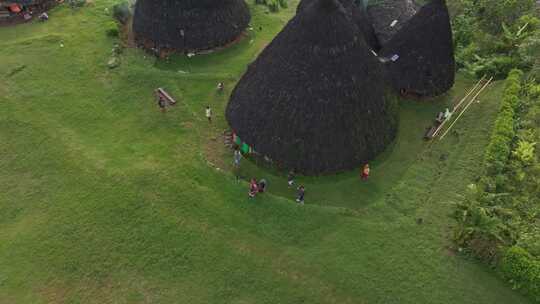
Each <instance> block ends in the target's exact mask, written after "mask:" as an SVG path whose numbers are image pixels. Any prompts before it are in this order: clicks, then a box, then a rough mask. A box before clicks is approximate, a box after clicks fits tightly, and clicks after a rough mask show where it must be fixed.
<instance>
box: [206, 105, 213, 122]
mask: <svg viewBox="0 0 540 304" xmlns="http://www.w3.org/2000/svg"><path fill="white" fill-rule="evenodd" d="M206 118H208V122H209V123H212V109H210V106H206Z"/></svg>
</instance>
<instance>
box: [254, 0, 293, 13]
mask: <svg viewBox="0 0 540 304" xmlns="http://www.w3.org/2000/svg"><path fill="white" fill-rule="evenodd" d="M255 3H256V4H263V5H266V6H268V8H269V9H270V11H271V12H277V11H279V9H280V8H287V7H288V6H289V5H288V3H287V0H255Z"/></svg>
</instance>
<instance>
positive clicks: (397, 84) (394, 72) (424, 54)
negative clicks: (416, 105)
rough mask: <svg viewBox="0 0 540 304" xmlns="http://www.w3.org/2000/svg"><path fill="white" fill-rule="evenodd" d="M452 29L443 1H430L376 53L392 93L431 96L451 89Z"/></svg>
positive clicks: (452, 81) (453, 74)
mask: <svg viewBox="0 0 540 304" xmlns="http://www.w3.org/2000/svg"><path fill="white" fill-rule="evenodd" d="M452 41H453V40H452V29H451V26H450V17H449V14H448V8H447V7H446V3H445V1H444V0H432V1H431V2H429V3H428V4H426V5H424V6H423V7H422V8H421V9H420V11H419V12H418V13H417V14H416V15H415V16H414V17H413V18H412V19H410V20H409V22H407V24H405V26H403V28H401V30H400V31H399V32H398V33H396V34H395V35H394V36H393V37H392V39H391V40H390V41H388V43H386V45H385V46H384V47H383V49H382V50H381V52H380V54H379V55H380V56H381V57H382V58H392V57H394V59H396V56H397V57H398V58H397V60H395V61H393V60H388V61H387V62H386V63H385V67H386V71H387V74H388V79H389V81H390V82H391V84H392V86H393V87H394V88H395V90H396V91H401V92H413V93H416V94H419V95H423V96H435V95H439V94H442V93H444V92H446V91H447V90H449V89H450V88H451V87H452V86H453V85H454V77H455V61H454V47H453V42H452Z"/></svg>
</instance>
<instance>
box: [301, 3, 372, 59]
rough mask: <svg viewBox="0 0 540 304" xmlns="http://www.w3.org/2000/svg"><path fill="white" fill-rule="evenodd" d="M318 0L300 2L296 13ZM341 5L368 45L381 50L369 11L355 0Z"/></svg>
mask: <svg viewBox="0 0 540 304" xmlns="http://www.w3.org/2000/svg"><path fill="white" fill-rule="evenodd" d="M315 1H316V0H302V1H300V4H299V5H298V7H297V9H296V11H297V13H298V12H300V11H302V10H303V9H304V8H306V7H307V6H308V5H309V4H311V3H313V2H315ZM339 2H340V3H341V5H343V7H344V8H345V10H346V11H347V12H348V13H349V14H350V17H351V18H352V20H353V21H354V22H355V23H356V25H357V26H358V27H359V28H360V30H361V31H362V33H363V34H364V39H365V40H366V42H367V44H368V45H369V46H370V47H371V48H372V49H375V50H379V49H380V45H379V42H378V39H377V36H376V35H375V31H374V29H373V26H372V25H371V21H370V19H369V17H368V14H367V11H366V10H365V8H364V7H363V6H362V5H357V4H355V3H356V1H355V0H339Z"/></svg>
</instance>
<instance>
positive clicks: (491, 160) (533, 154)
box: [454, 70, 540, 301]
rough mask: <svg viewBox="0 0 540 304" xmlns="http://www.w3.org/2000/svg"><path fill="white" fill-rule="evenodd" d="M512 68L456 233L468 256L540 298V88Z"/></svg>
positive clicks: (458, 215) (460, 210)
mask: <svg viewBox="0 0 540 304" xmlns="http://www.w3.org/2000/svg"><path fill="white" fill-rule="evenodd" d="M524 78H525V77H524V74H523V72H521V71H519V70H512V71H511V72H510V73H509V76H508V78H507V80H506V83H505V91H504V94H503V100H502V103H501V107H500V109H499V114H498V117H497V120H496V121H495V126H494V128H493V131H492V135H491V139H490V143H489V145H488V147H487V150H486V152H485V157H484V168H485V170H484V173H483V176H482V177H481V178H480V179H479V183H478V184H477V185H471V186H470V187H469V189H468V193H467V194H466V195H465V196H463V197H462V198H461V199H460V201H459V202H458V203H457V209H456V211H455V214H454V216H455V218H456V219H457V221H458V226H457V228H456V230H455V233H454V240H455V242H456V244H457V245H458V246H459V248H461V249H462V250H464V251H465V252H466V253H469V254H471V255H472V256H474V257H476V258H479V259H481V260H483V261H486V262H487V263H489V264H490V265H492V266H493V267H498V268H499V269H500V272H501V273H502V275H503V276H504V277H505V278H506V279H508V280H509V281H510V282H511V283H512V284H513V286H514V288H516V289H520V290H521V291H523V292H524V293H526V294H528V295H530V296H531V297H533V298H535V299H536V300H537V301H538V300H540V281H539V280H540V163H539V154H540V153H539V151H538V149H537V148H536V145H537V142H539V141H540V132H539V130H540V101H539V98H540V86H539V85H538V84H537V83H536V81H535V80H534V79H529V80H527V79H524Z"/></svg>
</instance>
